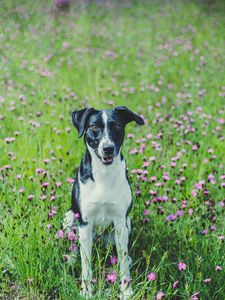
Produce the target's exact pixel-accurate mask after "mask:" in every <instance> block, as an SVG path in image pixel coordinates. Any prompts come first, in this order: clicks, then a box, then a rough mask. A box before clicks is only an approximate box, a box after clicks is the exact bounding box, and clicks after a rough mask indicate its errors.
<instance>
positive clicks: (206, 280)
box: [203, 278, 211, 284]
mask: <svg viewBox="0 0 225 300" xmlns="http://www.w3.org/2000/svg"><path fill="white" fill-rule="evenodd" d="M203 282H204V283H205V284H209V283H210V282H211V278H206V279H203Z"/></svg>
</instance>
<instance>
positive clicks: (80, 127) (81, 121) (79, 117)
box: [72, 108, 94, 138]
mask: <svg viewBox="0 0 225 300" xmlns="http://www.w3.org/2000/svg"><path fill="white" fill-rule="evenodd" d="M93 111H94V108H84V109H81V110H75V111H73V112H72V121H73V125H74V126H75V127H76V129H77V131H78V137H79V138H80V137H82V135H83V133H84V130H85V126H86V124H87V121H88V119H89V118H90V116H91V114H92V113H93Z"/></svg>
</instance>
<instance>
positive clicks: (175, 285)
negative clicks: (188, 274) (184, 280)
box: [173, 280, 179, 289]
mask: <svg viewBox="0 0 225 300" xmlns="http://www.w3.org/2000/svg"><path fill="white" fill-rule="evenodd" d="M178 286H179V281H178V280H177V281H175V282H174V283H173V289H177V288H178Z"/></svg>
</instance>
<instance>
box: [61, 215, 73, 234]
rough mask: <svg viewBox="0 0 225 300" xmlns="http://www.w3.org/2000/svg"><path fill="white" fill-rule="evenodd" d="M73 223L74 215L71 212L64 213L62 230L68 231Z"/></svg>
mask: <svg viewBox="0 0 225 300" xmlns="http://www.w3.org/2000/svg"><path fill="white" fill-rule="evenodd" d="M73 223H74V213H73V211H72V210H68V211H67V212H66V213H65V216H64V219H63V229H64V230H65V231H69V230H70V229H71V227H72V226H73Z"/></svg>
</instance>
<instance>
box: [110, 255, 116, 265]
mask: <svg viewBox="0 0 225 300" xmlns="http://www.w3.org/2000/svg"><path fill="white" fill-rule="evenodd" d="M110 263H111V264H112V265H116V264H117V257H116V256H113V257H111V258H110Z"/></svg>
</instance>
